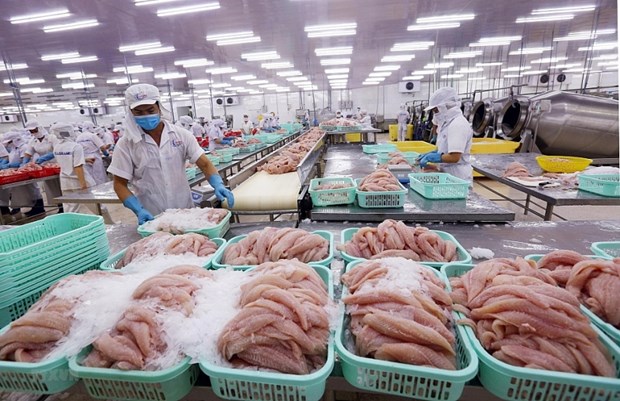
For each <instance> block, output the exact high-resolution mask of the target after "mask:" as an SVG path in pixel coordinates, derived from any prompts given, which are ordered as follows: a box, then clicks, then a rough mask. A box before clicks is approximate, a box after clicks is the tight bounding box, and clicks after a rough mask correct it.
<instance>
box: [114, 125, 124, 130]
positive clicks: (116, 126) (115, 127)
mask: <svg viewBox="0 0 620 401" xmlns="http://www.w3.org/2000/svg"><path fill="white" fill-rule="evenodd" d="M122 129H123V126H122V125H120V124H116V125H115V126H114V131H120V130H122Z"/></svg>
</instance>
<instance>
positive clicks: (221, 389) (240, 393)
mask: <svg viewBox="0 0 620 401" xmlns="http://www.w3.org/2000/svg"><path fill="white" fill-rule="evenodd" d="M311 266H312V268H313V269H314V270H315V271H316V272H317V273H318V274H319V276H321V279H323V281H324V282H325V283H326V284H327V289H328V293H329V297H330V299H333V296H334V293H333V287H334V286H333V283H332V275H331V271H330V270H329V269H328V268H327V267H324V266H317V265H311ZM334 355H335V352H334V342H333V338H331V336H330V339H329V342H328V345H327V361H326V362H325V365H323V367H322V368H321V369H319V370H317V371H316V372H313V373H310V374H307V375H293V374H286V373H271V372H260V371H256V370H247V369H233V368H228V367H222V366H217V365H213V364H211V363H208V362H206V361H200V369H201V370H202V371H203V372H204V373H205V374H206V375H207V376H209V379H211V388H212V390H213V392H214V393H215V395H216V396H218V397H220V398H224V399H227V400H237V401H249V400H252V401H280V400H281V401H318V400H320V399H321V398H322V397H323V393H324V392H325V383H326V381H327V378H328V377H329V375H330V373H331V372H332V369H333V368H334V359H335V358H334Z"/></svg>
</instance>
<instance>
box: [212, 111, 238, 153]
mask: <svg viewBox="0 0 620 401" xmlns="http://www.w3.org/2000/svg"><path fill="white" fill-rule="evenodd" d="M224 128H226V121H224V120H222V119H221V118H216V119H215V120H213V121H211V126H210V127H209V132H207V136H208V137H209V150H210V151H214V150H217V149H219V148H223V147H225V146H228V145H230V144H231V143H232V142H233V138H226V137H225V136H224V131H223V129H224Z"/></svg>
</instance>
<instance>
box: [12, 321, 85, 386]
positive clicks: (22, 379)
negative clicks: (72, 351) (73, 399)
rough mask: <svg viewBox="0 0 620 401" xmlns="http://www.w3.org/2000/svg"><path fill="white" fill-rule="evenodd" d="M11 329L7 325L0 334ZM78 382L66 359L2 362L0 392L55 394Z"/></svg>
mask: <svg viewBox="0 0 620 401" xmlns="http://www.w3.org/2000/svg"><path fill="white" fill-rule="evenodd" d="M9 328H10V326H7V325H5V327H3V328H2V330H0V334H4V333H5V332H6V331H7V330H8V329H9ZM78 380H79V379H77V378H75V377H73V376H72V375H71V373H70V372H69V363H68V361H67V359H66V358H57V359H54V360H50V361H45V362H35V363H27V362H12V361H0V391H9V392H10V391H19V392H24V393H31V394H55V393H59V392H61V391H64V390H66V389H68V388H69V387H71V386H73V385H74V384H75V383H77V381H78Z"/></svg>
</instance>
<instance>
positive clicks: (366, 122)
mask: <svg viewBox="0 0 620 401" xmlns="http://www.w3.org/2000/svg"><path fill="white" fill-rule="evenodd" d="M360 116H361V119H360V124H361V125H362V127H364V128H372V119H371V118H370V116H369V115H368V111H366V110H362V111H360Z"/></svg>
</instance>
